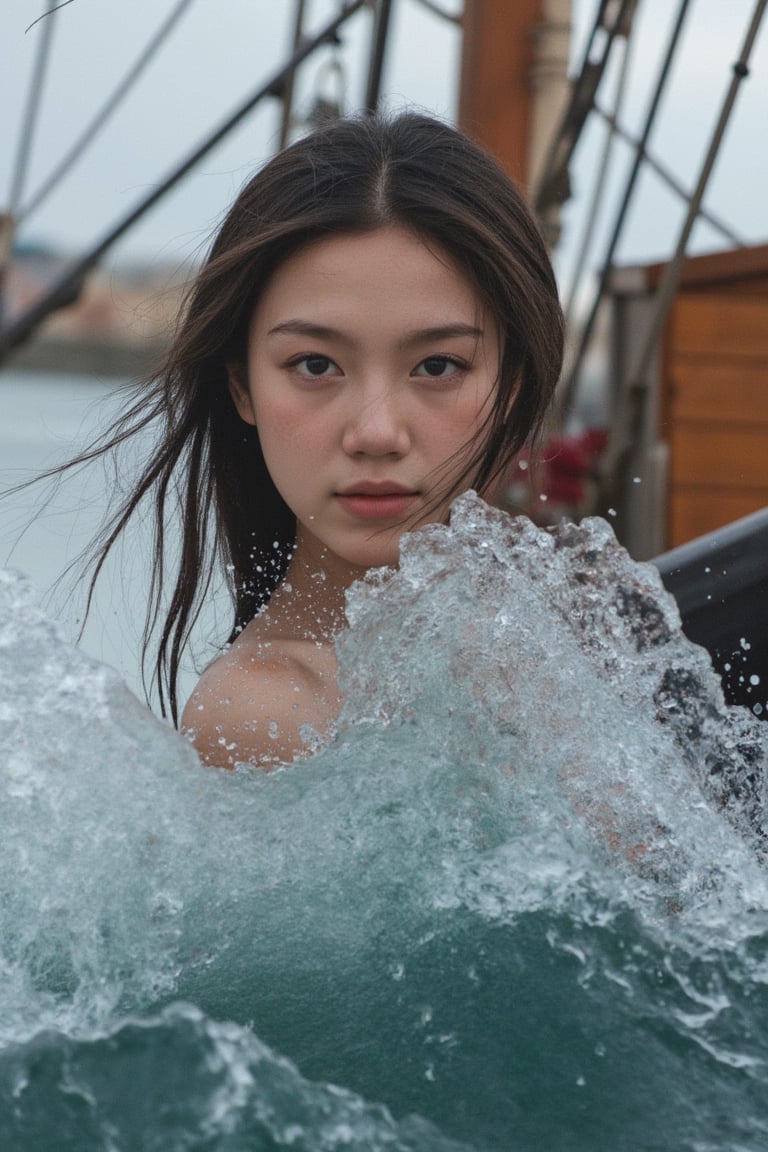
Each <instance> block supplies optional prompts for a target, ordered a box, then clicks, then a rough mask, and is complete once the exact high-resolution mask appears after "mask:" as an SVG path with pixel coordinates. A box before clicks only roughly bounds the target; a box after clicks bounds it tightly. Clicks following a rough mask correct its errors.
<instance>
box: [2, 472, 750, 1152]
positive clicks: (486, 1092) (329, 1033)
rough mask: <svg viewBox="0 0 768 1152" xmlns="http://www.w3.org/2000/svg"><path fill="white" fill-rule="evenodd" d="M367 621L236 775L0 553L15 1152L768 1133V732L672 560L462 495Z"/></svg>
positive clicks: (376, 597)
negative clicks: (683, 597)
mask: <svg viewBox="0 0 768 1152" xmlns="http://www.w3.org/2000/svg"><path fill="white" fill-rule="evenodd" d="M349 616H350V629H349V631H348V632H347V633H345V634H344V635H343V637H342V638H341V639H340V642H339V657H340V666H341V675H342V680H343V682H344V686H345V693H346V700H347V703H346V705H345V709H344V713H343V715H342V717H341V719H340V722H339V726H338V731H337V733H336V735H335V738H334V740H333V742H332V743H331V745H330V746H329V747H327V748H325V749H318V750H317V751H316V752H315V753H314V755H312V756H310V758H309V759H307V760H305V761H303V762H300V763H297V764H295V765H292V766H287V767H286V768H284V769H281V770H280V771H277V772H275V773H272V774H270V775H264V774H262V773H260V772H257V771H252V770H249V769H247V768H243V769H242V770H240V771H238V772H235V773H231V774H228V773H223V772H218V771H210V770H205V769H203V768H201V767H200V766H199V764H198V763H197V761H196V759H195V757H194V754H193V753H192V751H191V749H190V748H189V747H188V746H187V745H185V744H184V742H183V741H182V740H181V739H180V738H178V737H177V736H176V735H175V734H174V733H173V732H172V731H171V730H169V729H168V728H167V727H166V726H165V725H162V724H160V723H159V722H157V721H156V720H154V719H153V718H152V717H151V716H150V715H149V713H148V712H146V710H145V709H144V708H143V707H142V706H141V705H139V704H138V702H136V701H135V700H134V699H133V697H132V696H131V694H130V693H129V692H128V691H127V690H126V688H125V687H124V686H123V685H122V683H121V681H120V679H119V677H118V676H117V675H116V674H115V673H113V672H111V671H110V670H109V669H106V668H105V667H104V666H102V665H100V664H98V663H96V662H95V661H93V660H91V659H90V658H88V657H86V656H85V655H84V654H82V653H79V652H77V651H75V650H74V649H72V648H71V647H69V646H68V645H67V644H66V643H65V642H64V641H63V640H62V639H61V637H60V636H59V635H57V632H56V629H55V628H54V627H53V626H52V625H51V624H50V623H48V622H47V621H46V619H45V618H44V617H43V616H42V614H41V613H40V612H39V610H38V609H37V608H36V607H34V605H33V604H32V603H31V601H30V597H29V593H28V590H26V589H25V586H24V584H23V582H21V581H20V580H19V578H18V577H15V576H12V575H7V576H5V577H4V578H3V581H2V583H1V584H0V681H1V682H2V690H1V692H0V700H2V706H1V707H0V724H2V732H1V733H0V749H2V752H0V757H1V758H2V772H1V775H0V780H1V784H0V786H1V787H2V789H3V798H2V806H1V807H0V823H1V826H0V968H1V969H2V975H3V978H2V981H0V1147H2V1148H6V1147H7V1148H13V1149H14V1150H15V1149H19V1150H20V1152H26V1150H29V1152H32V1150H33V1149H34V1150H35V1152H39V1150H41V1149H43V1150H44V1149H51V1150H53V1149H55V1150H57V1152H58V1150H69V1149H71V1150H73V1152H74V1150H78V1152H85V1150H91V1149H93V1150H96V1149H100V1150H101V1149H104V1150H105V1152H106V1150H107V1149H109V1150H112V1149H121V1150H122V1149H126V1150H127V1149H141V1150H145V1149H163V1150H164V1152H165V1150H169V1149H174V1150H175V1149H206V1150H208V1149H227V1150H229V1149H243V1150H245V1149H248V1150H249V1152H250V1150H252V1149H289V1148H290V1149H307V1150H312V1152H319V1150H325V1149H360V1150H361V1152H362V1150H363V1149H365V1150H369V1149H379V1148H380V1149H413V1150H416V1149H419V1150H428V1149H448V1148H457V1147H459V1148H464V1149H474V1150H475V1152H484V1150H487V1152H502V1150H504V1152H510V1150H518V1149H520V1150H531V1152H533V1150H536V1152H541V1150H551V1152H566V1150H567V1152H580V1150H584V1152H587V1150H588V1152H603V1150H605V1152H609V1150H610V1152H616V1150H622V1149H626V1150H627V1152H630V1150H631V1152H638V1150H651V1149H653V1150H657V1149H658V1150H662V1149H663V1150H668V1152H680V1150H689V1152H715V1150H718V1152H726V1150H728V1152H734V1150H737V1149H738V1150H742V1152H743V1150H749V1152H759V1150H764V1149H765V1148H766V1147H767V1146H768V1063H767V1062H766V1061H767V1059H768V987H767V981H768V884H767V883H766V871H765V866H764V863H763V857H764V837H763V833H762V825H763V820H764V813H765V800H766V795H765V779H766V777H765V762H766V755H767V753H768V748H766V742H765V741H766V736H765V727H763V728H761V727H760V725H759V723H758V722H757V721H756V720H754V719H753V718H752V717H751V716H750V715H749V714H748V713H747V712H746V711H745V710H731V711H730V712H729V711H727V710H726V709H725V708H724V707H723V704H722V699H721V697H720V695H719V688H718V684H717V681H716V680H715V679H714V677H713V676H712V675H711V673H710V671H709V667H708V660H707V658H706V656H705V654H704V653H703V652H702V651H701V650H699V649H695V648H693V647H692V646H691V645H690V644H689V643H688V642H687V641H686V640H685V639H684V638H683V636H682V634H681V633H680V632H679V631H678V630H677V628H676V611H675V608H674V605H673V604H672V602H671V601H670V600H669V599H668V598H667V597H666V595H665V594H664V593H663V591H662V589H661V587H660V584H659V581H658V578H657V576H656V575H655V573H654V571H653V570H652V569H651V568H649V567H647V566H639V565H634V564H632V563H631V562H629V561H628V560H627V559H626V557H625V556H624V554H623V553H622V552H621V551H620V550H619V549H618V548H617V546H616V545H615V542H614V541H613V537H612V534H611V532H610V529H609V528H608V526H607V525H604V524H603V523H602V522H600V521H594V522H588V523H587V524H586V525H584V526H583V527H582V528H580V529H573V528H564V529H562V530H560V531H559V532H557V533H554V534H550V533H544V532H540V531H538V530H535V529H533V528H532V527H531V526H530V525H529V524H527V522H525V521H511V520H510V519H509V518H507V517H505V516H503V515H502V514H500V513H496V512H493V511H491V510H489V509H487V508H485V506H484V505H482V504H480V503H479V502H478V501H477V500H476V499H475V498H474V497H472V496H471V495H470V496H467V497H465V498H463V499H462V500H461V501H459V502H458V503H457V506H456V508H455V511H454V518H453V522H452V525H451V527H450V528H439V527H435V528H432V529H429V530H428V531H425V532H422V533H419V534H418V535H415V536H413V537H411V538H409V542H408V545H407V547H406V549H405V553H404V558H403V563H402V565H401V568H400V570H399V572H398V573H391V574H388V575H387V574H380V575H379V576H377V577H373V578H372V579H371V581H370V583H366V584H363V585H358V586H356V588H355V589H353V591H352V593H351V595H350V604H349ZM308 736H309V734H308Z"/></svg>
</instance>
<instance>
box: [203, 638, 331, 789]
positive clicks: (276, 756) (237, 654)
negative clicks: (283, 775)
mask: <svg viewBox="0 0 768 1152" xmlns="http://www.w3.org/2000/svg"><path fill="white" fill-rule="evenodd" d="M249 627H250V626H249ZM338 707H339V702H338V690H337V687H336V665H335V655H334V652H333V647H332V646H331V645H322V646H319V647H318V646H317V645H309V644H303V643H300V642H290V641H288V642H281V641H279V640H278V641H267V642H264V641H262V640H260V639H259V637H258V631H257V630H251V631H250V632H249V629H248V628H247V629H246V630H245V632H244V633H243V635H242V636H241V637H239V639H238V640H237V641H236V642H235V643H234V644H233V645H232V646H231V648H230V649H229V650H228V651H227V652H226V653H224V654H223V655H222V656H220V657H219V658H218V659H217V660H214V662H213V663H212V664H211V665H209V667H208V668H207V669H206V670H205V672H204V673H203V675H202V676H201V678H200V680H199V682H198V684H197V686H196V688H195V690H194V692H193V693H192V695H191V697H190V699H189V702H188V703H187V706H186V708H185V709H184V714H183V716H182V728H183V730H185V731H186V732H187V733H188V734H189V736H190V737H191V739H192V742H193V744H194V745H195V748H196V749H197V752H198V755H199V756H200V759H201V760H202V761H203V763H204V764H210V765H214V766H216V767H222V768H232V767H234V766H235V764H238V763H252V764H259V765H261V766H262V767H264V768H269V767H271V766H273V765H275V764H279V763H285V762H286V761H290V760H294V759H296V758H297V757H298V756H301V755H305V754H306V753H307V751H308V746H307V743H306V740H305V738H304V737H303V735H302V730H303V729H304V728H305V726H307V725H308V726H309V727H311V728H313V729H314V730H315V731H316V732H317V733H318V734H319V735H320V736H325V735H326V734H327V732H328V730H329V729H330V727H331V725H332V723H333V720H334V719H335V718H336V715H337V713H338Z"/></svg>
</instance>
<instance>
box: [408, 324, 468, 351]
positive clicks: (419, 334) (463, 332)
mask: <svg viewBox="0 0 768 1152" xmlns="http://www.w3.org/2000/svg"><path fill="white" fill-rule="evenodd" d="M483 335H484V333H483V329H482V328H476V327H475V325H474V324H463V323H460V322H459V323H456V324H440V325H437V326H436V327H434V328H418V329H414V331H413V332H409V333H407V335H405V336H404V337H403V339H402V340H401V341H400V346H401V347H402V348H410V347H412V346H413V345H414V344H427V343H429V342H430V341H432V340H450V339H451V338H452V337H454V336H471V337H472V338H473V339H474V340H480V339H481V338H482V336H483Z"/></svg>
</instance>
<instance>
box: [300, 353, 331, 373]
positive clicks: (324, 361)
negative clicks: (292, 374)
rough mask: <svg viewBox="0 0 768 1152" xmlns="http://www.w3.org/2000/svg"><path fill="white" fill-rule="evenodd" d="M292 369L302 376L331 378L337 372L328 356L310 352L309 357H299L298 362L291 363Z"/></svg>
mask: <svg viewBox="0 0 768 1152" xmlns="http://www.w3.org/2000/svg"><path fill="white" fill-rule="evenodd" d="M291 367H292V368H297V369H298V370H299V372H300V373H301V375H302V376H312V377H320V376H331V375H332V374H333V373H334V372H338V371H339V367H338V365H337V364H336V363H335V362H334V361H333V360H331V358H330V356H321V355H320V354H319V353H318V352H312V353H310V355H309V356H301V357H299V359H298V360H293V361H292V362H291Z"/></svg>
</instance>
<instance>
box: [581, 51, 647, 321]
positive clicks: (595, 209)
mask: <svg viewBox="0 0 768 1152" xmlns="http://www.w3.org/2000/svg"><path fill="white" fill-rule="evenodd" d="M632 44H633V40H632V35H631V32H628V34H627V38H626V41H625V43H624V55H623V57H622V61H621V69H620V71H619V78H618V82H617V84H616V95H615V98H614V102H613V114H612V116H611V117H610V118H607V119H608V133H607V135H606V137H605V143H604V145H603V154H602V156H601V158H600V166H599V168H598V173H597V178H596V180H595V190H594V192H593V194H592V203H591V205H590V209H589V212H588V214H587V219H586V221H585V223H584V230H583V233H582V238H581V245H580V247H579V252H578V255H577V257H576V263H575V266H574V270H573V277H572V279H571V287H570V291H569V293H568V298H567V302H566V304H565V308H564V312H565V323H566V327H567V329H568V330H569V331H570V328H571V324H572V322H573V311H574V307H575V304H576V294H577V292H578V288H579V285H580V284H581V281H582V278H583V274H584V268H585V266H586V263H587V256H588V254H589V249H590V248H591V246H592V237H593V235H594V231H595V226H596V225H597V219H598V215H599V212H600V208H601V205H602V202H603V196H604V194H605V187H606V180H607V178H608V170H609V168H610V164H611V158H612V156H613V149H614V145H615V143H616V136H617V133H618V129H617V120H618V117H619V113H620V112H621V109H622V106H623V104H624V97H625V95H626V92H627V79H628V77H629V63H630V59H631V56H632V53H631V51H630V46H631V45H632ZM594 107H595V108H596V107H597V106H596V105H594Z"/></svg>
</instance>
